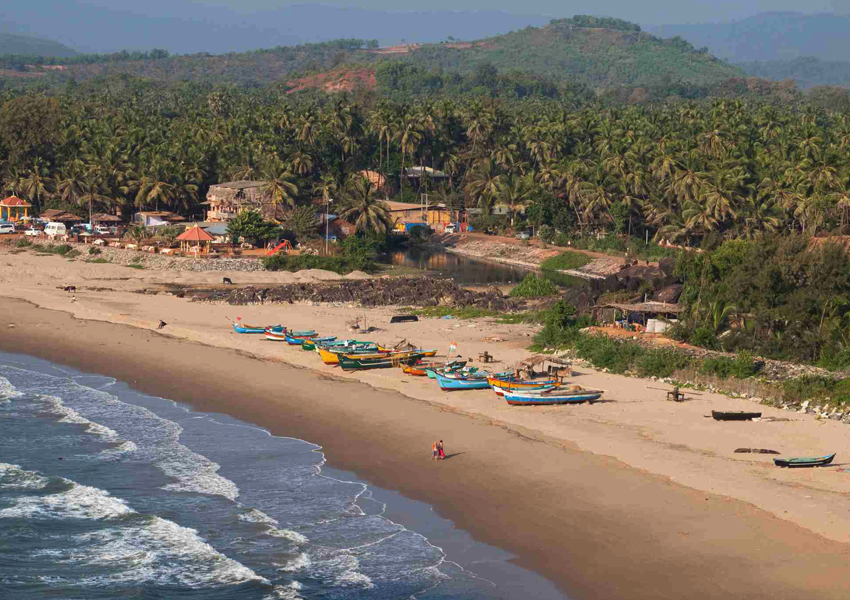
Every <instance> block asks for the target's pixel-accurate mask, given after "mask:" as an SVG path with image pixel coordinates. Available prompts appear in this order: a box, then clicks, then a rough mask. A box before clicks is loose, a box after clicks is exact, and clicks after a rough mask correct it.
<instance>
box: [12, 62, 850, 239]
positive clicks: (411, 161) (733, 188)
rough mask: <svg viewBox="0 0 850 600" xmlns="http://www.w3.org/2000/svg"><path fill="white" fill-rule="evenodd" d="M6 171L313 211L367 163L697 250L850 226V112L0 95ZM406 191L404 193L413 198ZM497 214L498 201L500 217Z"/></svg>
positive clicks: (147, 91) (463, 200)
mask: <svg viewBox="0 0 850 600" xmlns="http://www.w3.org/2000/svg"><path fill="white" fill-rule="evenodd" d="M0 99H2V107H0V148H2V150H0V152H2V153H0V169H1V170H0V178H2V182H3V186H4V188H5V189H6V190H7V191H8V192H14V193H16V194H17V195H18V196H20V197H23V198H28V199H30V200H32V201H33V203H35V204H36V205H39V206H43V205H45V204H48V203H55V202H57V201H62V202H64V203H67V204H73V203H81V204H87V203H88V201H89V200H92V199H94V201H95V203H96V204H97V205H98V207H99V208H102V209H107V210H109V209H114V208H115V207H116V206H121V207H122V208H123V209H124V211H125V212H126V211H128V210H132V208H133V207H135V208H136V209H139V208H144V207H150V206H153V205H155V204H157V203H158V205H159V206H164V205H168V206H171V207H173V208H174V209H175V210H179V211H181V212H183V213H185V214H189V215H192V214H198V213H199V212H200V207H199V202H200V201H202V200H203V198H204V196H205V194H206V191H207V189H208V187H209V186H210V185H211V184H214V183H218V182H221V181H229V180H234V179H258V178H259V179H269V180H275V181H287V182H291V183H292V184H293V187H291V188H289V191H287V193H286V196H287V197H291V198H292V200H293V202H294V203H309V202H310V201H311V199H312V198H313V197H314V196H315V195H322V192H316V191H315V190H317V189H323V188H322V186H326V187H329V188H333V186H342V185H343V184H344V183H345V180H346V177H347V176H349V175H350V174H352V173H356V172H357V171H360V170H362V169H372V170H376V171H380V172H383V173H386V174H387V176H388V177H389V180H390V182H391V183H392V184H393V186H394V188H395V190H396V192H403V193H404V194H407V195H410V194H411V190H410V189H409V188H408V189H405V190H401V189H400V188H401V187H402V186H401V182H400V181H399V179H398V175H399V173H400V171H401V169H402V168H404V167H406V166H410V165H427V166H433V167H435V168H438V169H441V170H443V171H446V172H447V173H449V174H450V175H451V185H446V186H442V187H440V186H436V185H435V184H433V183H430V184H429V183H428V182H426V186H427V187H428V191H429V192H430V193H432V194H435V195H436V197H437V198H438V201H443V202H446V203H447V204H451V205H453V206H460V205H465V206H467V207H470V206H477V207H481V208H485V209H489V208H491V207H492V206H494V205H495V204H504V205H507V206H509V207H511V209H512V212H515V209H517V208H519V207H520V206H527V207H528V209H527V210H526V211H525V212H526V213H527V214H529V215H536V217H534V218H536V219H537V220H538V221H540V224H544V223H545V224H549V225H553V226H554V227H556V228H557V229H560V230H562V231H563V230H567V229H570V230H573V229H580V230H595V229H610V230H617V231H631V232H632V233H639V234H643V232H644V231H648V232H649V234H650V235H651V236H654V237H658V238H661V237H663V238H666V239H668V240H672V241H681V242H683V243H686V244H698V243H700V241H701V240H702V239H703V238H704V237H705V236H706V235H707V234H711V233H718V234H720V235H724V236H727V237H740V238H746V239H751V238H755V237H758V236H760V235H762V234H763V233H769V232H774V231H777V232H793V231H798V232H801V233H806V234H815V233H821V232H829V231H846V230H847V228H848V227H850V223H848V221H850V161H848V160H847V156H848V147H850V111H848V109H847V104H846V98H844V101H845V103H844V107H845V108H844V109H843V110H836V109H835V107H836V106H837V107H839V108H840V107H841V106H842V104H841V102H839V101H837V100H836V99H835V98H833V97H832V96H828V97H826V98H825V99H824V101H823V102H822V103H820V104H818V103H816V102H814V101H812V100H803V99H801V100H800V101H799V102H798V103H797V104H794V105H782V104H765V103H759V102H755V101H750V102H746V101H742V100H715V101H711V102H703V103H689V102H679V103H676V104H671V105H644V106H631V107H619V106H616V105H613V106H612V105H601V104H598V103H597V101H592V100H590V99H587V100H585V101H584V102H583V103H581V104H580V105H579V106H576V105H575V103H574V102H572V101H571V102H569V103H564V102H559V101H553V100H546V99H529V100H524V101H499V100H490V99H487V98H477V97H462V98H459V99H455V100H453V99H438V100H428V99H423V100H421V101H416V102H394V101H388V100H384V99H380V98H379V97H378V96H377V95H375V94H368V93H367V94H362V95H360V96H350V95H340V96H336V97H332V96H327V95H321V94H318V93H312V94H303V95H296V96H291V95H287V94H286V93H285V88H283V87H271V88H263V89H258V90H252V91H241V92H240V91H238V90H235V89H228V88H213V87H212V86H199V85H196V84H182V85H177V86H170V87H161V86H155V85H153V84H150V83H147V82H140V81H133V80H126V79H116V80H110V81H108V82H105V83H103V84H100V85H80V86H72V87H70V88H68V90H67V91H66V92H65V93H64V94H61V95H57V96H55V97H45V96H43V95H37V94H23V93H20V92H12V91H6V92H4V93H3V94H2V96H0ZM396 192H393V193H396ZM82 198H85V200H82ZM485 212H487V211H485Z"/></svg>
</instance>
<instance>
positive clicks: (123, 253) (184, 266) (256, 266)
mask: <svg viewBox="0 0 850 600" xmlns="http://www.w3.org/2000/svg"><path fill="white" fill-rule="evenodd" d="M71 246H73V247H74V248H76V249H77V250H79V251H80V252H81V253H82V256H80V257H79V259H80V260H91V259H98V258H102V259H104V260H108V261H109V262H111V263H113V264H116V265H125V266H126V265H142V266H143V267H144V268H145V269H151V270H159V271H195V272H199V271H246V272H247V271H263V270H264V269H263V261H262V260H260V259H256V258H224V257H219V258H186V257H176V256H166V255H164V254H151V253H150V252H142V251H140V250H127V249H124V248H113V247H110V246H93V245H91V244H71ZM89 248H99V249H100V254H97V255H90V254H89V253H88V251H89Z"/></svg>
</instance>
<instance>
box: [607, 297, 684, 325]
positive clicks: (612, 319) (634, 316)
mask: <svg viewBox="0 0 850 600" xmlns="http://www.w3.org/2000/svg"><path fill="white" fill-rule="evenodd" d="M682 310H684V309H683V308H682V307H681V306H679V305H678V304H670V303H668V302H654V301H649V302H639V303H636V304H619V303H607V304H600V305H599V306H594V307H593V319H594V320H595V321H598V322H600V323H617V322H623V321H624V322H625V323H626V324H628V323H639V324H641V325H643V326H646V325H647V324H648V323H649V321H650V320H651V319H661V320H663V321H669V320H674V319H676V318H677V317H678V316H679V313H680V312H681V311H682Z"/></svg>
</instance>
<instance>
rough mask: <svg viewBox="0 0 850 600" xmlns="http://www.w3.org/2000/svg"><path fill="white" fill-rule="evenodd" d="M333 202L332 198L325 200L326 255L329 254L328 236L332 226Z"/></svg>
mask: <svg viewBox="0 0 850 600" xmlns="http://www.w3.org/2000/svg"><path fill="white" fill-rule="evenodd" d="M332 202H333V200H332V199H330V198H326V202H325V256H327V255H328V238H329V237H330V228H331V222H330V212H331V203H332Z"/></svg>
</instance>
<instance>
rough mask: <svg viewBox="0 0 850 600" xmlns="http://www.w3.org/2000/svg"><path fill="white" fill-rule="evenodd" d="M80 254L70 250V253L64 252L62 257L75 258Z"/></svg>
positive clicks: (77, 251)
mask: <svg viewBox="0 0 850 600" xmlns="http://www.w3.org/2000/svg"><path fill="white" fill-rule="evenodd" d="M80 254H82V252H80V251H79V250H71V251H70V252H66V253H65V254H63V255H62V256H64V257H65V258H77V257H78V256H79V255H80Z"/></svg>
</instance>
